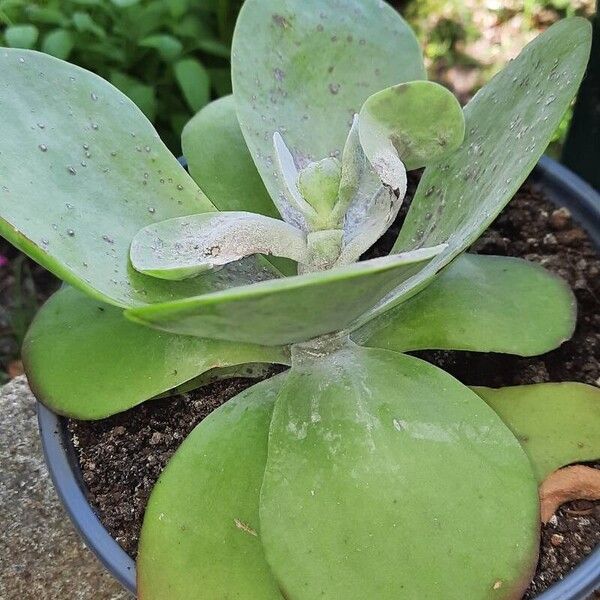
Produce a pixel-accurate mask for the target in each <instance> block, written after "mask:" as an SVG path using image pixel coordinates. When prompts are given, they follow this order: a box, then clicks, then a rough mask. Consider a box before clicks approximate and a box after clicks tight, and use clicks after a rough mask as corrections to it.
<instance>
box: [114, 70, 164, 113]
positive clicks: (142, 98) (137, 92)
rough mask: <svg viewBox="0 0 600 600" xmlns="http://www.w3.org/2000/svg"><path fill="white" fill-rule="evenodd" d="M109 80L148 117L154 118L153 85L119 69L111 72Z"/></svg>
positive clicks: (154, 95) (154, 99)
mask: <svg viewBox="0 0 600 600" xmlns="http://www.w3.org/2000/svg"><path fill="white" fill-rule="evenodd" d="M110 82H111V83H112V84H113V85H114V86H115V87H117V88H118V89H120V90H121V91H122V92H123V93H124V94H126V95H127V96H128V97H129V98H130V99H131V100H133V101H134V102H135V103H136V104H137V105H138V106H139V108H140V110H141V111H142V112H143V113H144V114H145V115H146V117H148V119H150V120H151V121H153V120H154V119H155V118H156V94H155V93H154V88H153V87H151V86H149V85H146V84H145V83H142V82H141V81H140V80H139V79H135V78H134V77H131V76H129V75H126V74H125V73H121V72H119V71H112V72H111V74H110Z"/></svg>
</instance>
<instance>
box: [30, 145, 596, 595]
mask: <svg viewBox="0 0 600 600" xmlns="http://www.w3.org/2000/svg"><path fill="white" fill-rule="evenodd" d="M531 179H532V181H533V182H534V183H536V184H539V185H542V186H543V187H544V191H545V192H546V194H547V195H548V197H549V198H550V200H552V201H554V202H555V203H556V204H557V205H561V206H566V207H567V208H568V209H569V210H570V211H571V212H572V214H573V216H574V217H575V220H577V221H579V222H580V224H581V225H582V227H584V229H586V231H587V233H588V234H589V236H590V237H591V238H592V240H593V242H594V244H595V245H596V246H597V247H598V249H599V251H600V194H599V193H598V192H597V191H596V190H594V188H592V187H591V186H590V185H588V184H587V183H586V182H585V181H583V180H582V179H581V178H580V177H579V176H577V175H576V174H575V173H573V171H571V170H570V169H568V168H567V167H565V166H563V165H561V164H559V163H558V162H556V161H555V160H553V159H551V158H549V157H547V156H543V157H542V158H541V159H540V161H539V163H538V164H537V166H536V167H535V169H534V171H533V172H532V174H531ZM37 406H38V409H37V410H38V424H39V430H40V437H41V440H42V447H43V451H44V458H45V460H46V465H47V466H48V470H49V472H50V476H51V478H52V481H53V483H54V486H55V488H56V491H57V493H58V496H59V498H60V500H61V502H62V504H63V506H64V508H65V509H66V511H67V513H68V515H69V517H70V519H71V521H72V522H73V524H74V526H75V528H76V530H77V531H78V532H79V534H80V535H81V537H82V538H83V540H84V541H85V543H86V545H87V546H88V547H89V548H90V549H91V550H92V551H93V552H94V554H95V555H96V557H97V558H98V559H99V560H100V562H101V563H102V564H103V565H104V566H105V567H106V569H107V570H108V571H109V572H110V573H111V574H112V575H113V577H115V578H116V579H117V580H118V581H119V582H120V583H121V585H123V587H125V588H126V589H127V590H129V591H130V592H131V593H133V594H135V591H136V570H135V562H134V560H133V559H132V558H131V557H130V556H129V555H128V554H127V553H126V552H125V550H123V549H122V548H121V546H119V544H118V543H117V542H116V540H114V539H113V538H112V537H111V535H110V533H109V532H108V531H107V530H106V528H105V527H104V525H103V524H102V522H101V521H100V519H99V518H98V516H97V515H96V513H95V512H94V509H93V508H92V506H91V505H90V503H89V502H88V500H87V497H86V493H85V482H84V481H83V477H82V474H81V470H80V467H79V462H78V459H77V455H76V452H75V448H74V447H73V443H72V441H71V438H70V435H69V432H68V429H67V426H66V419H65V418H64V417H60V416H58V415H56V414H55V413H53V412H52V411H51V410H49V409H48V408H46V407H45V406H44V405H43V404H41V403H39V402H38V404H37ZM599 588H600V545H598V546H597V547H596V548H595V549H594V550H593V551H592V552H591V554H590V555H589V556H588V557H587V558H585V559H584V560H583V561H582V562H581V563H579V565H577V566H576V567H575V568H574V569H573V570H572V571H571V572H570V573H569V574H568V575H567V576H566V577H564V579H562V580H561V581H559V582H557V583H555V584H554V585H552V586H551V587H550V588H549V589H548V590H546V591H545V592H543V593H542V594H540V595H539V596H536V600H585V599H586V598H587V597H588V596H589V595H590V594H592V593H593V592H594V591H595V590H597V589H599Z"/></svg>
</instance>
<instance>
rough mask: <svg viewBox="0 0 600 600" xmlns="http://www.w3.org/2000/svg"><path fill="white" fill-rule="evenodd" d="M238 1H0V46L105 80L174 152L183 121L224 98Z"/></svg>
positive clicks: (226, 90)
mask: <svg viewBox="0 0 600 600" xmlns="http://www.w3.org/2000/svg"><path fill="white" fill-rule="evenodd" d="M241 4H242V0H45V1H44V0H38V1H37V2H31V1H28V0H0V27H1V29H0V45H3V46H9V47H15V48H28V49H36V50H41V51H42V52H46V53H47V54H51V55H53V56H56V57H57V58H60V59H62V60H68V61H69V62H72V63H74V64H77V65H79V66H81V67H84V68H86V69H89V70H90V71H93V72H94V73H97V74H98V75H100V76H102V77H103V78H105V79H107V80H109V81H110V82H111V83H113V84H114V85H115V86H116V87H118V88H119V89H120V90H121V91H122V92H124V93H125V94H127V95H128V96H129V97H130V98H131V99H132V100H133V101H134V102H135V103H136V104H137V105H138V106H139V107H140V108H141V109H142V111H143V112H144V114H145V115H146V116H147V117H148V119H150V121H152V122H153V123H154V124H155V126H156V128H157V130H158V131H159V133H160V135H161V138H162V139H163V140H164V141H165V143H166V144H167V145H168V146H169V148H170V149H171V150H173V151H174V152H176V153H177V152H179V151H180V145H179V144H180V141H179V140H180V135H181V130H182V128H183V125H184V124H185V123H186V121H188V120H189V118H190V117H191V116H192V115H193V114H194V113H196V112H197V111H198V110H200V109H201V108H202V107H203V106H204V105H205V104H207V103H208V102H209V100H210V99H211V97H213V96H221V95H225V94H227V93H229V92H230V91H231V82H230V77H229V54H230V43H231V37H232V34H233V26H234V23H235V17H236V15H237V13H238V11H239V9H240V7H241Z"/></svg>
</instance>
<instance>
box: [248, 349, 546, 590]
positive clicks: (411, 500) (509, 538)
mask: <svg viewBox="0 0 600 600" xmlns="http://www.w3.org/2000/svg"><path fill="white" fill-rule="evenodd" d="M292 363H293V365H294V366H293V367H292V371H291V372H290V373H289V375H288V377H287V379H286V382H285V383H284V386H283V389H282V391H281V392H280V394H279V397H278V399H277V402H276V404H275V410H274V413H273V419H272V421H271V428H270V433H269V454H268V459H267V467H266V470H265V478H264V482H263V486H262V490H261V497H260V529H261V538H262V541H263V547H264V550H265V555H266V557H267V561H268V562H269V564H270V565H271V568H272V570H273V573H274V575H275V577H276V578H277V580H278V582H279V584H280V586H281V589H282V590H284V592H285V595H286V597H288V598H298V599H301V598H307V599H309V598H310V599H313V598H326V599H331V600H338V599H340V598H343V599H344V600H355V599H356V600H365V599H366V598H369V599H371V598H373V599H375V598H377V600H388V599H389V600H397V599H398V598H444V600H453V599H455V600H459V599H460V600H463V599H464V598H469V599H484V598H503V599H508V598H519V597H520V596H521V593H522V592H523V591H524V590H525V588H526V587H527V585H528V584H529V581H530V577H531V574H532V571H533V569H534V568H535V564H536V561H537V554H538V535H539V532H538V528H539V505H538V494H537V485H536V481H535V477H534V475H533V472H532V470H531V466H530V464H529V461H528V460H527V456H526V455H525V453H524V452H523V450H522V448H521V447H520V446H519V443H518V441H517V440H516V439H515V437H514V436H513V435H512V433H511V432H510V431H509V429H508V428H507V427H506V426H505V425H504V424H503V423H502V421H501V420H500V419H499V418H498V417H497V415H496V414H495V413H494V412H493V411H492V410H490V409H489V408H488V407H487V406H485V404H484V403H483V402H482V401H481V399H480V398H479V397H478V396H476V395H475V394H474V393H473V392H471V390H469V389H468V388H466V387H465V386H463V385H462V384H461V383H459V382H458V381H457V380H456V379H454V378H452V377H450V376H449V375H448V374H447V373H445V372H444V371H442V370H440V369H438V368H436V367H434V366H432V365H430V364H428V363H426V362H423V361H421V360H419V359H417V358H414V357H411V356H406V355H402V354H397V353H395V352H390V351H387V350H375V349H366V348H360V347H356V346H354V347H353V346H350V347H345V348H342V349H341V350H339V351H338V352H337V353H335V354H332V355H331V356H329V357H323V356H318V357H314V358H310V357H305V358H301V357H293V358H292ZM490 557H493V559H491V558H490ZM498 581H500V582H501V587H500V588H499V589H496V588H495V587H494V584H495V583H496V582H498Z"/></svg>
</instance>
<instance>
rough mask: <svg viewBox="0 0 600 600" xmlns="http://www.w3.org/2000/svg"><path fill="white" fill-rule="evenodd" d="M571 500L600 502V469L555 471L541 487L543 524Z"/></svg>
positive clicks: (577, 466)
mask: <svg viewBox="0 0 600 600" xmlns="http://www.w3.org/2000/svg"><path fill="white" fill-rule="evenodd" d="M571 500H600V469H594V468H592V467H586V466H584V465H574V466H572V467H565V468H564V469H559V470H558V471H555V472H554V473H552V475H550V476H549V477H547V478H546V479H545V481H544V482H543V483H542V485H541V486H540V504H541V516H542V522H543V523H547V522H548V521H549V520H550V518H551V517H552V515H553V514H554V513H555V512H556V511H557V509H558V507H559V506H560V505H561V504H564V503H565V502H570V501H571Z"/></svg>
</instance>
